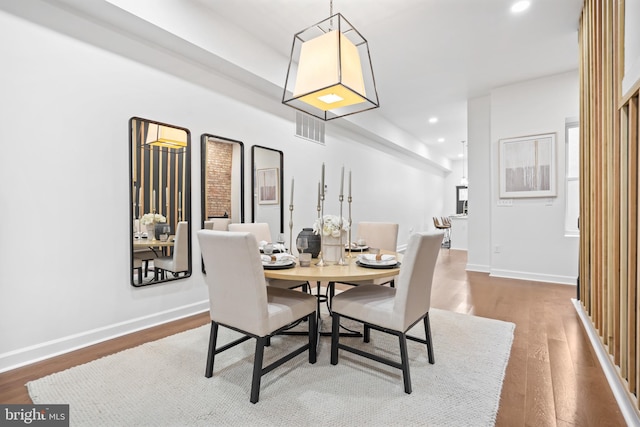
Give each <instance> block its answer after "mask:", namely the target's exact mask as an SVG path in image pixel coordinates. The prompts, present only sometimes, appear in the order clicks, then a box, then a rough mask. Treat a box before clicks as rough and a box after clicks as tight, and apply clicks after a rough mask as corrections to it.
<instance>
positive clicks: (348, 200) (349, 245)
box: [347, 190, 353, 258]
mask: <svg viewBox="0 0 640 427" xmlns="http://www.w3.org/2000/svg"><path fill="white" fill-rule="evenodd" d="M349 191H351V190H349ZM351 200H352V198H351V196H349V197H348V198H347V203H348V204H349V219H348V224H349V231H348V232H347V247H348V248H349V252H348V253H347V258H352V257H353V255H351V245H352V242H351V226H352V224H353V221H352V220H351Z"/></svg>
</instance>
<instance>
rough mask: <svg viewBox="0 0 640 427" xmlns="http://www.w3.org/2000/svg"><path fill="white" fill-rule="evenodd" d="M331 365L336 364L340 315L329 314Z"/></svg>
mask: <svg viewBox="0 0 640 427" xmlns="http://www.w3.org/2000/svg"><path fill="white" fill-rule="evenodd" d="M331 318H332V319H333V321H332V323H331V364H332V365H337V364H338V341H339V339H340V315H339V314H338V313H335V312H334V313H331Z"/></svg>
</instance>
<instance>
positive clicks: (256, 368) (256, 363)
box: [250, 337, 269, 403]
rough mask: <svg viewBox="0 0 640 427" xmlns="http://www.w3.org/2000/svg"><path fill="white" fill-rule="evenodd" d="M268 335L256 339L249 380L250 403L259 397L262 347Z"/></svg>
mask: <svg viewBox="0 0 640 427" xmlns="http://www.w3.org/2000/svg"><path fill="white" fill-rule="evenodd" d="M268 338H269V337H260V338H258V339H256V355H255V357H254V360H253V379H252V380H251V399H250V400H251V403H257V402H258V399H259V398H260V380H261V378H262V360H263V358H264V347H265V344H266V343H267V339H268Z"/></svg>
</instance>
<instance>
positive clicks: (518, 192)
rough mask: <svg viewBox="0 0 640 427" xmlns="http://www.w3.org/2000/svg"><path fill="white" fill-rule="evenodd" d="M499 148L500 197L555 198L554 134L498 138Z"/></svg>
mask: <svg viewBox="0 0 640 427" xmlns="http://www.w3.org/2000/svg"><path fill="white" fill-rule="evenodd" d="M499 148H500V159H499V165H500V198H516V197H555V196H556V195H557V194H556V191H557V190H556V188H557V183H556V180H557V178H556V135H555V133H545V134H540V135H530V136H522V137H516V138H506V139H501V140H500V141H499Z"/></svg>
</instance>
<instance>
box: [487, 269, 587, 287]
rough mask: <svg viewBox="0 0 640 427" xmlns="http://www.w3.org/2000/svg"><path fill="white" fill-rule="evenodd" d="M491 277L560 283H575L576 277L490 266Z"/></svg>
mask: <svg viewBox="0 0 640 427" xmlns="http://www.w3.org/2000/svg"><path fill="white" fill-rule="evenodd" d="M489 275H490V276H493V277H504V278H507V279H519V280H533V281H534V282H547V283H559V284H562V285H575V284H576V278H575V277H571V276H556V275H553V274H541V273H530V272H526V271H514V270H501V269H498V268H492V269H491V271H490V272H489Z"/></svg>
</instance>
